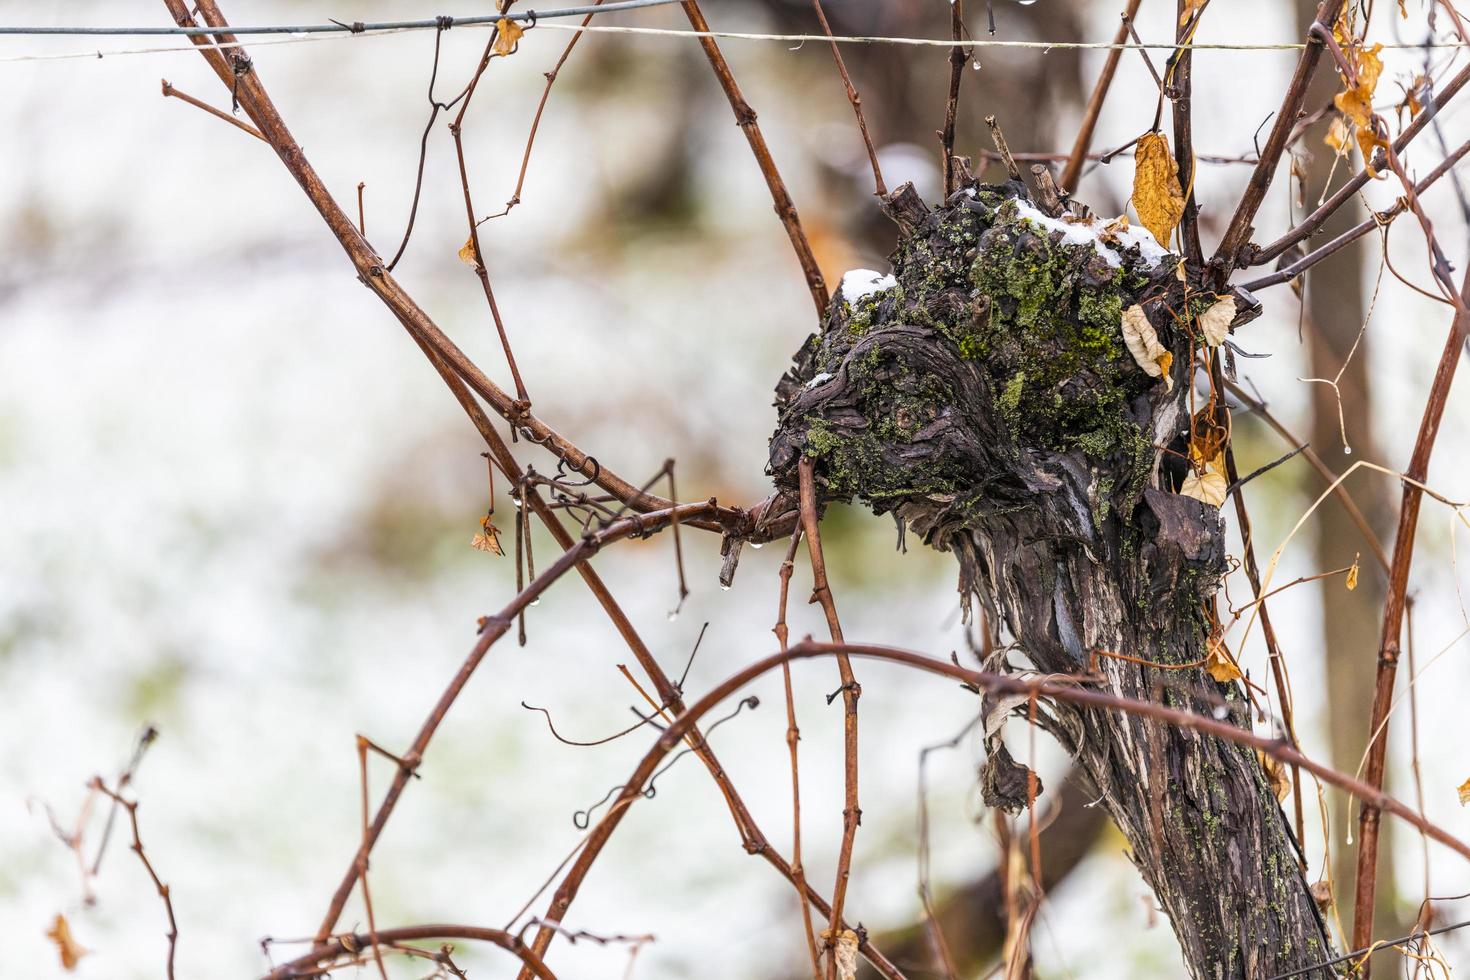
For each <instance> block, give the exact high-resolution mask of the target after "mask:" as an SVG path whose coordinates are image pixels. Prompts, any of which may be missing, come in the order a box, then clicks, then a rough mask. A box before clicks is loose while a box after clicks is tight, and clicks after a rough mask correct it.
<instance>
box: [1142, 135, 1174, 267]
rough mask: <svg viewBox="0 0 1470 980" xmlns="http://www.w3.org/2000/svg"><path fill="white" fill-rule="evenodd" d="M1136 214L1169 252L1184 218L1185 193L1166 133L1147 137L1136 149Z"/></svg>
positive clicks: (1144, 137)
mask: <svg viewBox="0 0 1470 980" xmlns="http://www.w3.org/2000/svg"><path fill="white" fill-rule="evenodd" d="M1133 210H1135V211H1137V212H1138V220H1139V222H1141V223H1142V224H1143V226H1144V227H1145V228H1147V229H1148V230H1149V232H1150V234H1152V235H1153V236H1154V238H1155V239H1157V241H1158V243H1159V244H1160V245H1162V246H1164V247H1165V248H1168V247H1169V239H1170V238H1171V237H1172V236H1173V234H1174V229H1175V228H1177V227H1178V226H1179V219H1180V218H1182V217H1184V189H1183V188H1182V187H1180V186H1179V165H1178V164H1177V163H1175V162H1174V155H1173V154H1172V153H1170V152H1169V140H1168V138H1167V137H1166V136H1164V134H1163V133H1144V134H1143V136H1141V137H1139V140H1138V145H1137V146H1136V147H1134V149H1133Z"/></svg>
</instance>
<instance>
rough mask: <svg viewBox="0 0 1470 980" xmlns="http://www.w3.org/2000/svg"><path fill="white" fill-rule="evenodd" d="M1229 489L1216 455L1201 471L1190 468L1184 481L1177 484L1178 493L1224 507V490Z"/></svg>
mask: <svg viewBox="0 0 1470 980" xmlns="http://www.w3.org/2000/svg"><path fill="white" fill-rule="evenodd" d="M1229 489H1230V484H1229V483H1228V482H1227V481H1226V480H1225V468H1224V466H1223V464H1222V462H1221V459H1220V457H1218V456H1217V457H1215V459H1213V460H1211V461H1210V462H1209V464H1208V465H1206V466H1205V471H1204V472H1203V473H1197V472H1195V471H1194V470H1190V471H1189V474H1188V475H1187V476H1185V478H1184V482H1183V483H1181V484H1180V485H1179V494H1180V496H1184V497H1193V498H1194V499H1195V500H1198V501H1201V502H1203V503H1206V504H1209V505H1210V506H1211V507H1224V506H1225V492H1226V491H1227V490H1229Z"/></svg>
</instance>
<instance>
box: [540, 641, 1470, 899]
mask: <svg viewBox="0 0 1470 980" xmlns="http://www.w3.org/2000/svg"><path fill="white" fill-rule="evenodd" d="M839 654H848V655H852V656H861V657H868V658H871V659H875V660H880V661H886V662H889V663H896V664H901V665H904V666H908V667H914V668H917V669H920V670H924V671H927V672H929V673H932V674H938V675H940V676H944V677H949V678H952V679H954V680H958V681H960V682H962V683H964V684H968V685H970V686H972V687H975V688H979V689H981V690H985V691H989V692H992V693H997V694H1018V695H1023V696H1026V697H1031V696H1033V695H1035V696H1038V697H1047V698H1052V699H1054V700H1058V701H1065V702H1068V703H1071V704H1077V705H1082V706H1084V707H1092V708H1099V709H1103V710H1108V711H1122V712H1125V713H1127V714H1130V715H1134V716H1137V717H1140V718H1147V719H1151V720H1153V721H1156V722H1161V723H1163V724H1165V725H1169V726H1173V727H1177V728H1181V729H1185V730H1188V731H1197V732H1201V733H1203V734H1206V735H1212V736H1215V737H1217V738H1221V739H1224V740H1226V741H1229V742H1233V743H1235V744H1237V745H1244V746H1247V747H1249V748H1253V749H1257V750H1259V751H1261V752H1263V753H1265V754H1266V755H1268V756H1270V757H1272V758H1274V759H1277V760H1279V761H1281V762H1284V763H1287V764H1288V765H1297V766H1300V767H1301V768H1302V769H1305V770H1307V771H1308V772H1311V773H1312V774H1314V775H1315V776H1317V777H1318V778H1320V779H1321V780H1323V781H1324V782H1326V783H1329V784H1331V785H1333V786H1336V787H1338V788H1339V789H1342V790H1345V791H1346V792H1348V793H1350V794H1352V795H1353V796H1356V797H1358V798H1359V799H1362V800H1366V801H1371V802H1372V803H1373V804H1374V805H1375V806H1376V807H1378V808H1379V809H1383V810H1387V811H1388V812H1390V813H1392V814H1393V815H1394V816H1396V817H1399V818H1400V819H1402V820H1404V821H1405V822H1407V823H1409V824H1411V825H1412V826H1414V827H1416V828H1418V829H1419V830H1421V831H1423V832H1424V833H1425V834H1427V835H1428V836H1429V837H1430V838H1432V839H1434V840H1436V841H1438V842H1439V843H1441V844H1444V845H1445V846H1446V847H1448V848H1450V849H1451V850H1453V851H1454V852H1455V853H1456V854H1459V855H1460V856H1461V857H1464V858H1465V859H1466V860H1470V844H1467V843H1466V842H1465V841H1462V840H1460V839H1459V838H1457V837H1455V836H1454V835H1452V834H1450V833H1449V832H1448V831H1446V830H1444V829H1443V828H1441V827H1439V826H1437V825H1435V824H1432V823H1430V822H1429V821H1428V820H1426V819H1424V818H1423V817H1421V816H1420V815H1419V814H1418V813H1417V812H1415V811H1414V810H1413V809H1412V808H1411V807H1409V806H1407V805H1405V804H1404V803H1402V802H1400V801H1399V800H1397V799H1395V798H1394V797H1392V796H1389V795H1388V794H1386V793H1384V792H1383V791H1382V790H1381V789H1378V788H1376V787H1373V786H1370V785H1368V784H1367V783H1364V782H1361V781H1359V780H1357V779H1355V778H1353V777H1352V776H1349V775H1346V774H1345V773H1341V772H1338V771H1337V770H1335V769H1333V768H1331V767H1330V766H1326V765H1323V764H1322V763H1319V762H1316V761H1314V760H1312V759H1310V758H1308V757H1307V756H1305V755H1303V754H1302V753H1301V752H1300V751H1298V750H1296V749H1294V748H1292V747H1291V746H1290V745H1289V744H1287V743H1286V742H1285V741H1284V740H1282V739H1274V738H1265V737H1263V736H1260V735H1257V734H1255V733H1254V732H1251V731H1249V730H1247V729H1244V728H1240V727H1237V726H1236V725H1234V724H1232V723H1230V722H1228V721H1219V720H1216V719H1215V718H1212V717H1209V716H1206V715H1200V714H1195V713H1194V712H1191V711H1185V710H1181V709H1178V708H1170V707H1167V706H1165V705H1164V704H1163V703H1161V702H1159V701H1143V700H1135V699H1132V698H1126V697H1122V696H1119V695H1115V694H1110V693H1107V692H1103V691H1094V690H1089V689H1087V688H1084V687H1081V686H1079V683H1086V682H1087V681H1088V680H1089V678H1086V677H1083V678H1077V679H1075V680H1073V681H1066V680H1057V679H1047V680H1038V679H1033V680H1022V679H1019V678H1016V677H1013V676H1010V675H1005V674H994V673H989V672H985V671H976V670H968V669H966V668H964V667H960V666H959V665H957V664H951V663H948V662H946V661H943V660H937V659H934V658H931V657H928V656H925V655H924V654H921V653H915V652H913V651H910V650H902V649H898V648H896V647H887V646H879V645H876V644H866V643H842V644H835V643H815V642H812V641H810V640H808V641H803V642H801V643H797V644H795V645H793V646H791V647H790V648H789V649H787V650H785V651H782V652H778V653H773V654H771V655H769V656H767V657H764V658H762V659H761V660H758V661H756V662H755V663H752V664H750V665H748V666H746V667H744V668H742V669H741V670H739V671H737V672H736V673H734V674H732V675H731V676H730V677H728V678H726V679H725V680H724V681H722V682H720V683H719V684H717V685H716V686H715V687H713V688H712V689H711V690H710V691H709V693H707V694H706V695H705V696H704V697H702V698H700V699H699V700H698V701H697V702H695V703H694V704H692V705H690V706H689V710H688V711H687V712H686V713H684V714H683V715H681V716H680V717H679V718H678V719H677V720H676V721H675V722H674V724H672V725H670V726H669V727H668V728H667V729H666V730H665V731H664V733H663V734H662V735H661V736H659V739H658V742H657V743H655V744H654V746H653V747H652V748H650V749H649V751H648V753H647V754H646V755H644V757H643V759H642V761H640V762H639V764H638V766H637V768H636V769H635V770H634V772H633V774H632V776H631V777H630V778H629V779H628V780H627V781H626V782H625V783H624V786H623V791H622V796H621V797H620V802H622V801H624V800H626V801H628V802H632V801H633V800H634V799H636V798H637V797H638V796H639V795H641V793H642V790H643V786H644V784H645V783H646V782H647V780H648V778H649V777H650V776H651V775H652V774H653V772H654V771H655V770H656V769H657V767H658V765H659V763H660V762H661V761H662V759H663V758H664V756H666V755H667V754H668V753H669V752H670V751H671V750H673V749H674V748H675V747H676V746H677V745H678V744H679V743H680V741H681V740H682V739H683V738H684V735H685V734H686V733H687V732H688V731H689V730H690V729H691V728H692V727H693V726H694V725H696V724H697V723H698V722H699V719H701V718H702V717H703V716H704V715H706V714H707V713H709V712H710V711H711V710H712V709H714V708H715V707H716V706H717V705H719V704H720V703H721V702H723V701H724V700H725V699H726V698H728V697H729V696H730V695H731V694H733V693H735V692H736V691H738V690H740V689H741V688H743V687H744V686H745V685H747V684H749V683H750V682H751V681H753V680H755V679H756V678H757V677H760V676H761V675H763V674H765V673H767V672H768V671H771V670H774V669H775V668H776V667H778V666H780V665H781V664H782V663H783V662H790V661H792V660H802V659H812V658H817V657H825V656H833V657H835V656H837V655H839ZM626 810H627V807H626V806H624V807H623V808H622V809H621V810H619V811H618V812H619V814H620V815H621V814H622V813H625V812H626ZM610 821H611V815H609V817H608V818H605V819H604V821H603V825H599V830H601V829H603V827H604V825H608V824H609V822H610ZM612 826H615V824H613V825H612ZM612 826H608V827H607V829H606V833H600V834H593V835H592V836H591V837H589V838H588V841H587V844H586V846H585V847H584V848H583V850H582V853H581V854H580V855H579V856H578V864H579V866H582V867H586V866H590V865H591V864H592V862H594V861H595V860H596V859H597V856H598V854H599V853H600V852H601V850H602V848H603V847H604V846H605V845H606V843H607V840H608V838H609V837H610V836H611V833H612ZM583 873H585V872H583ZM575 875H577V870H576V869H573V872H572V873H570V874H569V876H568V877H569V879H570V878H572V877H574V876H575ZM563 887H566V886H565V884H564V885H563Z"/></svg>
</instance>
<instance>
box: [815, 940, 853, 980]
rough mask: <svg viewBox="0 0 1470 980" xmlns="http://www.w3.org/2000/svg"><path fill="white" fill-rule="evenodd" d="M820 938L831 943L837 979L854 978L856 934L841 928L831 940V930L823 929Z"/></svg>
mask: <svg viewBox="0 0 1470 980" xmlns="http://www.w3.org/2000/svg"><path fill="white" fill-rule="evenodd" d="M822 939H823V940H826V941H828V942H831V943H832V947H833V948H832V959H833V965H834V966H835V967H836V968H837V980H856V977H857V964H858V945H859V940H858V934H857V933H856V932H853V931H852V930H851V929H843V930H842V931H841V932H839V933H838V934H837V938H836V940H835V941H834V940H832V930H830V929H823V930H822Z"/></svg>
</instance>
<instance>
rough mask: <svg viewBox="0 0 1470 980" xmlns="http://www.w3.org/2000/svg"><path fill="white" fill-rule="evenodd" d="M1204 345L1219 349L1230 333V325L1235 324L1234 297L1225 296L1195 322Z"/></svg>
mask: <svg viewBox="0 0 1470 980" xmlns="http://www.w3.org/2000/svg"><path fill="white" fill-rule="evenodd" d="M1196 322H1197V323H1198V324H1199V329H1200V332H1201V333H1203V334H1204V335H1205V343H1207V344H1209V345H1210V346H1211V347H1219V346H1220V345H1221V344H1223V343H1224V342H1225V338H1226V337H1227V336H1228V335H1229V333H1230V324H1232V323H1234V322H1235V297H1234V296H1226V297H1225V298H1224V299H1222V300H1220V301H1219V302H1217V303H1215V305H1214V306H1211V307H1210V308H1209V309H1208V310H1205V311H1204V312H1203V313H1201V314H1200V315H1199V319H1198V320H1197V321H1196Z"/></svg>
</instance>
